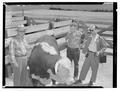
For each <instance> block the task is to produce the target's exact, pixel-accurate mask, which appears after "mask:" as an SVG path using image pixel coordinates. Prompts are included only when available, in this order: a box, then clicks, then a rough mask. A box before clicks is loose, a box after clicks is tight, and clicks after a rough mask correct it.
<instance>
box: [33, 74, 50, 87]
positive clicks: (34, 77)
mask: <svg viewBox="0 0 120 91" xmlns="http://www.w3.org/2000/svg"><path fill="white" fill-rule="evenodd" d="M31 77H32V78H33V79H36V80H38V81H39V82H41V83H42V84H44V86H52V80H51V79H46V78H41V77H40V76H37V75H35V74H32V75H31Z"/></svg>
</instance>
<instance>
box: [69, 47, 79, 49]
mask: <svg viewBox="0 0 120 91" xmlns="http://www.w3.org/2000/svg"><path fill="white" fill-rule="evenodd" d="M68 48H70V49H79V48H71V47H69V46H68Z"/></svg>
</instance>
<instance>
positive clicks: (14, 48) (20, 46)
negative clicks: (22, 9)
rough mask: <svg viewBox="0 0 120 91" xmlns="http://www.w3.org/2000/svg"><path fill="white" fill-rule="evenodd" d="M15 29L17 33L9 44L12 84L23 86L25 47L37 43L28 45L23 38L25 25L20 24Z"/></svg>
mask: <svg viewBox="0 0 120 91" xmlns="http://www.w3.org/2000/svg"><path fill="white" fill-rule="evenodd" d="M16 31H17V35H16V36H14V37H13V38H12V39H11V41H10V45H9V49H10V51H9V52H10V58H11V63H12V67H13V74H14V79H13V82H14V86H25V85H26V77H27V76H26V75H27V68H26V67H27V66H26V65H27V57H28V56H27V54H28V53H27V52H28V51H27V49H30V48H31V49H32V48H33V47H34V46H36V45H38V44H33V45H28V43H27V42H26V40H25V38H24V35H25V31H26V28H25V27H21V26H20V27H18V28H17V30H16Z"/></svg>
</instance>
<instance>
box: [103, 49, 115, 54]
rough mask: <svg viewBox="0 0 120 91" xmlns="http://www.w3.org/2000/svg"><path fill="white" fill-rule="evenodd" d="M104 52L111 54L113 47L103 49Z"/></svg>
mask: <svg viewBox="0 0 120 91" xmlns="http://www.w3.org/2000/svg"><path fill="white" fill-rule="evenodd" d="M105 52H106V53H111V54H113V49H112V48H107V49H106V50H105Z"/></svg>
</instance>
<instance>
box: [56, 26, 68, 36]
mask: <svg viewBox="0 0 120 91" xmlns="http://www.w3.org/2000/svg"><path fill="white" fill-rule="evenodd" d="M69 30H70V26H65V27H61V28H57V29H54V31H55V34H54V35H55V36H59V35H61V34H65V33H67V32H68V31H69Z"/></svg>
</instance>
